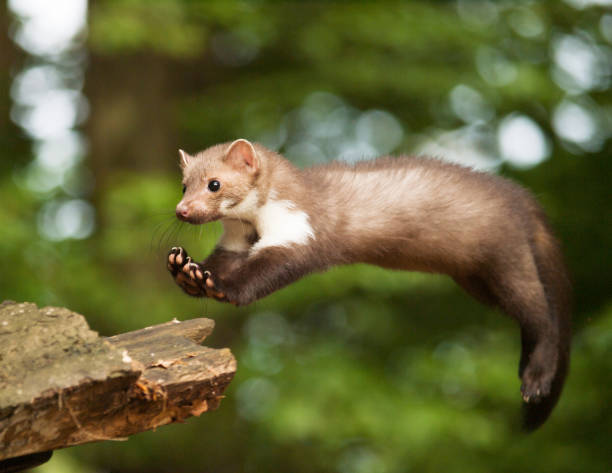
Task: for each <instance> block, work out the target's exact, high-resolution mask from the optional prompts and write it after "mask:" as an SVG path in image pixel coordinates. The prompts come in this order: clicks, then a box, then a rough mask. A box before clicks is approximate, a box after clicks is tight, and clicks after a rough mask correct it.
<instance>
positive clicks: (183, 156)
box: [179, 149, 191, 169]
mask: <svg viewBox="0 0 612 473" xmlns="http://www.w3.org/2000/svg"><path fill="white" fill-rule="evenodd" d="M179 158H180V159H179V163H180V165H181V169H185V167H187V165H188V164H189V161H191V156H189V155H188V154H187V153H185V151H183V150H182V149H179Z"/></svg>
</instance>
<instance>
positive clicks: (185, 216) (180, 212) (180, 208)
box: [176, 202, 189, 222]
mask: <svg viewBox="0 0 612 473" xmlns="http://www.w3.org/2000/svg"><path fill="white" fill-rule="evenodd" d="M176 217H177V218H178V219H179V220H182V221H183V222H187V221H189V209H188V208H187V206H186V205H185V204H184V203H183V202H179V204H178V205H177V206H176Z"/></svg>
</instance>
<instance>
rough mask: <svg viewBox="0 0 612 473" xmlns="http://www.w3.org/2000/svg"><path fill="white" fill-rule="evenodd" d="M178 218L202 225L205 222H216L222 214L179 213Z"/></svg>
mask: <svg viewBox="0 0 612 473" xmlns="http://www.w3.org/2000/svg"><path fill="white" fill-rule="evenodd" d="M176 218H178V219H179V220H181V221H182V222H186V223H190V224H191V225H202V224H203V223H209V222H214V221H215V220H219V219H220V218H221V216H220V215H218V214H209V215H182V214H179V213H177V214H176Z"/></svg>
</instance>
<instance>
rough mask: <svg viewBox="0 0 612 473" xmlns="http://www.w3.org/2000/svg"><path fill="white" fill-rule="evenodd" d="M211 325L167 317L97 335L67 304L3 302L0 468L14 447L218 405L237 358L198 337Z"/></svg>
mask: <svg viewBox="0 0 612 473" xmlns="http://www.w3.org/2000/svg"><path fill="white" fill-rule="evenodd" d="M213 327H214V322H213V321H212V320H210V319H204V318H200V319H192V320H187V321H184V322H179V321H177V320H173V321H171V322H168V323H165V324H161V325H156V326H153V327H147V328H144V329H142V330H137V331H135V332H129V333H125V334H121V335H116V336H114V337H108V338H104V337H100V336H98V334H97V333H96V332H94V331H92V330H91V329H90V328H89V326H88V325H87V322H86V321H85V318H84V317H83V316H81V315H79V314H76V313H74V312H71V311H69V310H67V309H64V308H57V307H45V308H42V309H39V308H38V307H37V306H36V305H35V304H31V303H20V304H17V303H14V302H4V303H2V304H1V305H0V460H5V461H3V462H2V461H0V471H9V467H8V466H7V465H9V464H10V463H11V462H13V461H14V460H17V459H14V458H13V457H19V456H23V455H29V456H30V454H36V453H37V452H46V451H50V450H54V449H57V448H62V447H67V446H70V445H78V444H82V443H86V442H95V441H99V440H111V439H114V440H116V439H122V438H125V437H127V436H129V435H132V434H135V433H138V432H142V431H145V430H150V429H155V428H156V427H159V426H161V425H165V424H169V423H172V422H178V421H182V420H184V419H186V418H187V417H190V416H194V415H195V416H199V415H200V414H202V413H203V412H206V411H208V410H211V409H216V408H217V407H218V406H219V403H220V401H221V399H222V397H223V392H224V390H225V388H226V387H227V386H228V384H229V383H230V381H231V380H232V378H233V376H234V373H235V372H236V360H235V359H234V356H233V355H232V354H231V352H230V351H229V349H227V348H223V349H213V348H207V347H203V346H201V345H200V343H202V341H203V340H204V339H205V338H206V337H207V336H208V335H209V334H210V333H211V332H212V330H213ZM31 457H35V455H31ZM26 458H27V457H26ZM6 459H13V460H6ZM3 467H4V468H5V470H3ZM10 471H17V470H15V469H10Z"/></svg>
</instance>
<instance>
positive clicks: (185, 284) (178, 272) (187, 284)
mask: <svg viewBox="0 0 612 473" xmlns="http://www.w3.org/2000/svg"><path fill="white" fill-rule="evenodd" d="M168 271H170V274H171V275H172V277H173V278H174V282H176V284H177V285H178V286H179V287H180V288H181V289H183V291H185V292H186V293H187V294H189V295H190V296H194V297H202V296H205V295H206V289H205V286H204V281H205V280H206V277H207V276H206V272H205V271H204V270H203V269H202V267H201V266H200V265H199V264H198V263H194V262H193V261H192V260H191V257H190V256H188V255H187V252H186V251H185V250H184V249H183V248H181V247H174V248H172V249H171V250H170V253H168Z"/></svg>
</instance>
